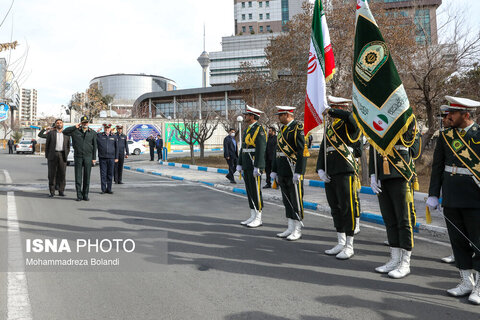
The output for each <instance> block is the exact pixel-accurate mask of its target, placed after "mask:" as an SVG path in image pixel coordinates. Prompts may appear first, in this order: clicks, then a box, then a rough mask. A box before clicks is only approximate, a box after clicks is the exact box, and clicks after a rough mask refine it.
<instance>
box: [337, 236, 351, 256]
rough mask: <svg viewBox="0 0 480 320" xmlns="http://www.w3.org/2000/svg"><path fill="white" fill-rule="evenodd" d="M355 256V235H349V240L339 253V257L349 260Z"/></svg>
mask: <svg viewBox="0 0 480 320" xmlns="http://www.w3.org/2000/svg"><path fill="white" fill-rule="evenodd" d="M352 256H353V237H347V241H346V243H345V247H343V250H342V251H340V253H339V254H337V259H340V260H347V259H350V258H351V257H352Z"/></svg>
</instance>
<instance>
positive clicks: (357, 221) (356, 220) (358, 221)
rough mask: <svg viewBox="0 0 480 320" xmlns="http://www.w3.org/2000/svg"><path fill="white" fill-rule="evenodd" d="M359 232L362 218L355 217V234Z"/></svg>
mask: <svg viewBox="0 0 480 320" xmlns="http://www.w3.org/2000/svg"><path fill="white" fill-rule="evenodd" d="M358 233H360V218H355V230H354V231H353V234H358Z"/></svg>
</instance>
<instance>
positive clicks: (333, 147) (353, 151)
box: [316, 96, 362, 260]
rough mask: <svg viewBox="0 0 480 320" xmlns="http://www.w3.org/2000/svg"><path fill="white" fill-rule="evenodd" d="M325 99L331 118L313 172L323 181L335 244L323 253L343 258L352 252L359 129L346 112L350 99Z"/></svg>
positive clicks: (356, 213)
mask: <svg viewBox="0 0 480 320" xmlns="http://www.w3.org/2000/svg"><path fill="white" fill-rule="evenodd" d="M328 99H329V103H330V106H331V107H332V108H328V109H327V110H326V112H325V114H328V115H329V116H330V117H331V118H333V119H334V120H333V123H332V124H330V125H329V126H328V127H327V130H326V134H325V137H324V139H325V140H324V141H323V142H322V144H321V146H320V152H319V153H318V159H317V168H316V171H317V172H318V176H319V177H320V179H321V180H322V181H324V182H325V193H326V195H327V201H328V204H329V206H330V209H331V213H332V217H333V224H334V226H335V229H336V230H337V239H338V243H337V245H335V246H334V247H333V248H332V249H329V250H325V253H326V254H327V255H335V256H336V257H337V259H341V260H346V259H349V258H350V257H352V256H353V254H354V251H353V237H354V233H355V229H356V227H357V224H358V217H359V216H360V201H359V198H358V188H359V187H360V180H359V177H358V169H359V166H358V163H357V161H356V159H355V158H358V157H360V156H361V155H362V146H361V142H360V137H361V132H360V130H359V128H358V126H357V122H356V121H355V118H354V117H353V115H352V113H351V112H349V111H347V108H348V106H349V104H350V102H351V100H348V99H344V98H337V97H332V96H329V97H328ZM325 148H326V149H325ZM325 160H326V161H327V163H326V164H325Z"/></svg>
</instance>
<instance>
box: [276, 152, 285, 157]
mask: <svg viewBox="0 0 480 320" xmlns="http://www.w3.org/2000/svg"><path fill="white" fill-rule="evenodd" d="M286 156H287V155H286V154H285V153H283V152H277V157H286Z"/></svg>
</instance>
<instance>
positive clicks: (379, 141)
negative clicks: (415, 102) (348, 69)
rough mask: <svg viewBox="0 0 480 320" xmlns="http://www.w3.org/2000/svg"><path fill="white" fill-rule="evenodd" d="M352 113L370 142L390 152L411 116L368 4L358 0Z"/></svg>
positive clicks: (383, 152)
mask: <svg viewBox="0 0 480 320" xmlns="http://www.w3.org/2000/svg"><path fill="white" fill-rule="evenodd" d="M353 62H354V64H353V90H352V101H353V106H354V108H353V115H354V116H355V118H356V120H357V122H358V124H359V127H360V129H361V130H362V132H363V134H364V135H365V136H367V137H368V138H369V142H370V144H371V145H372V146H373V147H374V148H375V149H376V150H377V151H378V152H379V153H380V154H381V155H386V154H388V153H390V151H391V149H392V148H393V146H394V145H395V144H396V142H397V140H398V139H399V138H400V136H401V135H402V134H403V133H404V132H405V131H406V130H407V129H408V126H409V124H410V122H412V121H413V119H414V115H413V111H412V108H411V107H410V103H409V101H408V97H407V93H406V92H405V88H404V87H403V84H402V81H401V80H400V77H399V75H398V71H397V69H396V67H395V64H394V62H393V60H392V57H391V55H390V51H389V49H388V46H387V44H386V43H385V41H384V39H383V37H382V34H381V32H380V29H379V28H378V25H377V23H376V21H375V18H374V17H373V14H372V12H371V11H370V8H369V7H368V3H367V2H366V1H365V0H357V13H356V27H355V48H354V61H353Z"/></svg>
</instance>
